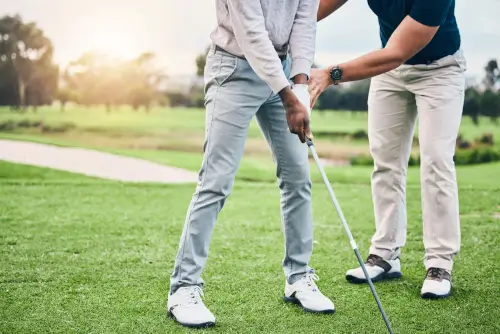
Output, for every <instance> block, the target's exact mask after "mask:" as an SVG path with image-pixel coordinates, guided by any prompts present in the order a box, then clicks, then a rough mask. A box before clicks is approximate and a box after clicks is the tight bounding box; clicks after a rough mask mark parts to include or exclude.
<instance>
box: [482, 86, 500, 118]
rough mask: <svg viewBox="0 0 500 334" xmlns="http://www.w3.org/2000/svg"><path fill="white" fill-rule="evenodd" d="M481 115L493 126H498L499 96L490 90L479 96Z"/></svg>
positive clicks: (499, 112) (499, 113) (499, 114)
mask: <svg viewBox="0 0 500 334" xmlns="http://www.w3.org/2000/svg"><path fill="white" fill-rule="evenodd" d="M480 108H481V114H482V115H484V116H487V117H489V118H490V119H491V121H492V122H493V123H495V124H498V117H499V116H500V94H499V93H495V92H494V91H492V90H491V89H488V90H486V91H485V92H484V93H483V95H482V96H481V101H480Z"/></svg>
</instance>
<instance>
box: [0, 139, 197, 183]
mask: <svg viewBox="0 0 500 334" xmlns="http://www.w3.org/2000/svg"><path fill="white" fill-rule="evenodd" d="M0 160H5V161H9V162H13V163H20V164H27V165H35V166H40V167H48V168H53V169H59V170H64V171H68V172H72V173H79V174H84V175H88V176H94V177H99V178H103V179H109V180H117V181H125V182H159V183H195V182H197V179H198V176H197V174H196V173H194V172H190V171H186V170H183V169H179V168H174V167H168V166H164V165H160V164H157V163H153V162H149V161H146V160H141V159H136V158H129V157H124V156H119V155H114V154H109V153H103V152H99V151H94V150H88V149H83V148H70V147H58V146H52V145H45V144H37V143H31V142H22V141H15V140H4V139H0Z"/></svg>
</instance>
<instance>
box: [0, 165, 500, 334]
mask: <svg viewBox="0 0 500 334" xmlns="http://www.w3.org/2000/svg"><path fill="white" fill-rule="evenodd" d="M498 167H499V166H498V165H489V166H481V167H470V168H460V169H458V173H459V177H460V179H461V180H463V182H462V183H461V190H460V201H461V216H462V249H461V253H460V255H459V256H458V258H457V260H456V266H455V271H454V281H453V283H454V294H453V296H452V297H451V298H449V299H447V300H441V301H426V300H422V299H421V298H419V289H420V286H421V283H422V280H423V277H424V269H423V265H422V255H423V245H422V226H421V213H420V189H419V187H418V182H417V181H418V179H417V175H418V173H416V172H415V173H413V174H412V175H410V178H411V182H410V185H409V189H408V207H409V226H408V241H407V247H406V248H405V249H404V251H403V258H402V261H403V273H404V277H403V278H401V279H398V280H396V281H394V282H387V283H377V284H376V287H377V291H378V292H379V295H380V297H381V299H382V303H383V305H384V306H385V309H386V311H387V313H388V315H389V318H390V320H391V323H392V324H393V327H394V330H395V332H396V333H498V332H500V319H499V318H498V314H500V300H499V299H498V295H499V293H500V284H498V279H499V278H500V269H498V266H497V262H498V258H499V256H500V250H499V248H498V244H499V243H500V234H499V232H500V231H499V229H500V225H499V223H500V221H499V219H498V217H499V216H498V215H499V214H498V212H500V190H499V188H500V181H499V179H498V177H495V175H498V170H499V168H498ZM339 170H340V171H342V169H339ZM365 172H367V171H366V170H365ZM365 172H363V173H365ZM332 173H333V174H332V175H335V173H336V172H332ZM338 173H341V172H338ZM366 175H367V174H360V175H359V176H357V177H355V178H353V183H348V182H347V181H346V182H341V183H335V191H336V193H337V195H338V197H339V201H340V203H341V205H342V207H343V210H344V213H345V215H346V217H347V219H348V221H349V224H350V226H351V229H352V232H353V234H354V237H355V239H356V240H357V242H358V244H359V245H360V249H361V250H362V251H363V252H364V251H365V250H366V248H367V246H368V244H369V238H370V236H371V234H372V233H373V230H374V225H373V224H374V222H373V215H372V207H371V205H372V204H371V198H370V186H369V183H367V182H366V180H365V181H364V183H363V182H357V181H356V178H359V180H361V179H362V178H364V177H365V176H366ZM332 181H334V180H332ZM192 191H193V186H165V185H152V184H123V183H118V182H109V181H101V180H99V179H93V178H87V177H83V176H76V175H72V174H69V173H63V172H58V171H52V170H48V169H43V168H36V167H31V166H24V165H14V164H9V163H5V162H0V208H1V210H0V268H1V270H0V312H1V314H0V332H1V333H188V332H193V333H194V332H196V331H189V330H186V329H184V328H182V327H180V326H178V325H177V324H176V323H174V322H173V321H172V320H171V319H168V318H167V316H166V312H165V305H166V300H167V293H168V283H169V275H170V274H171V271H172V266H173V260H174V257H175V253H176V250H177V246H178V241H179V236H180V233H181V230H182V226H183V221H184V215H185V211H186V208H187V205H188V201H189V200H190V197H191V194H192ZM313 192H314V202H313V205H314V222H315V248H314V255H313V258H312V263H311V265H312V266H313V267H314V268H315V269H316V271H317V273H318V275H319V276H320V278H321V279H320V281H319V282H318V284H319V286H320V288H321V289H322V291H323V292H324V293H325V294H326V295H328V296H330V297H332V299H333V300H334V302H335V305H336V308H337V312H336V313H335V314H334V315H332V316H325V315H322V316H321V315H312V314H307V313H304V312H303V311H302V310H300V309H299V308H297V307H296V306H294V305H288V304H285V303H284V302H283V301H282V293H283V284H284V280H283V273H282V269H281V260H282V257H283V236H282V232H281V225H280V213H279V193H278V190H277V188H276V186H275V185H274V184H270V183H255V182H252V183H249V182H244V181H243V180H238V181H237V182H236V185H235V189H234V192H233V193H232V195H231V196H230V198H229V200H228V201H227V202H226V206H225V207H224V209H223V210H222V212H221V214H220V218H219V221H218V223H217V226H216V228H215V232H214V236H213V239H212V243H211V248H210V257H209V261H208V263H207V267H206V270H205V271H204V274H203V278H204V279H205V281H206V286H205V289H204V290H205V296H206V300H205V302H206V304H207V305H208V306H209V307H210V309H211V310H212V311H213V312H214V313H215V314H216V316H217V321H218V323H217V327H216V328H214V329H211V330H206V331H202V332H217V333H218V332H220V333H285V332H286V333H305V332H307V333H384V332H385V329H384V324H383V321H382V319H381V318H380V316H379V315H378V313H377V308H376V305H375V302H374V301H373V298H372V296H371V294H370V292H369V289H368V287H367V286H359V285H350V284H348V283H347V282H346V281H345V278H344V273H345V271H346V270H347V269H349V268H351V267H353V266H355V265H356V260H355V257H354V254H352V251H351V250H350V247H349V244H348V242H347V239H346V237H345V235H344V232H343V230H342V228H341V224H340V222H339V221H338V218H337V216H336V214H335V212H334V209H333V207H332V205H331V203H330V202H329V200H328V197H327V193H326V190H325V188H324V186H323V185H322V184H321V183H318V182H316V183H314V186H313ZM363 255H366V254H363Z"/></svg>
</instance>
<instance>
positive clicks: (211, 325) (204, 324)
mask: <svg viewBox="0 0 500 334" xmlns="http://www.w3.org/2000/svg"><path fill="white" fill-rule="evenodd" d="M167 314H168V316H169V317H170V318H172V319H174V320H175V321H176V322H177V323H178V324H180V325H182V326H184V327H189V328H208V327H213V326H215V322H212V321H209V322H203V323H201V324H185V323H182V322H180V321H179V320H177V318H176V317H175V315H174V314H173V313H172V312H167Z"/></svg>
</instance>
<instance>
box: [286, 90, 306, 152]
mask: <svg viewBox="0 0 500 334" xmlns="http://www.w3.org/2000/svg"><path fill="white" fill-rule="evenodd" d="M279 96H280V98H281V101H282V102H283V106H284V107H285V110H286V120H287V122H288V128H289V130H290V132H291V133H293V134H296V135H297V136H299V139H300V141H301V142H302V143H305V142H306V138H309V139H312V138H313V136H312V133H311V129H310V128H309V112H308V111H307V107H306V106H305V105H304V104H302V103H301V102H300V101H299V99H298V98H297V96H296V95H295V94H294V92H293V91H292V89H291V88H290V87H289V86H288V87H285V88H283V90H281V91H280V93H279Z"/></svg>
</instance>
